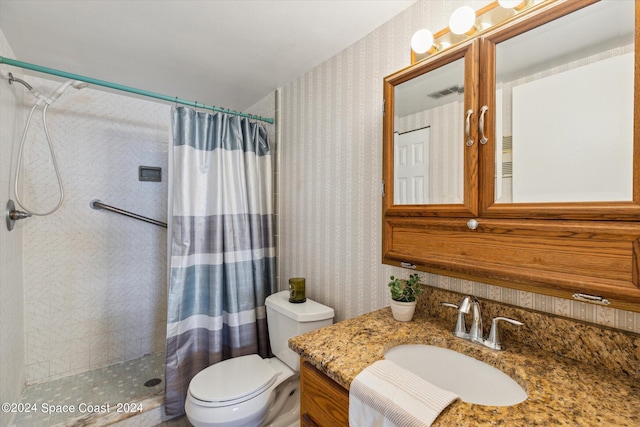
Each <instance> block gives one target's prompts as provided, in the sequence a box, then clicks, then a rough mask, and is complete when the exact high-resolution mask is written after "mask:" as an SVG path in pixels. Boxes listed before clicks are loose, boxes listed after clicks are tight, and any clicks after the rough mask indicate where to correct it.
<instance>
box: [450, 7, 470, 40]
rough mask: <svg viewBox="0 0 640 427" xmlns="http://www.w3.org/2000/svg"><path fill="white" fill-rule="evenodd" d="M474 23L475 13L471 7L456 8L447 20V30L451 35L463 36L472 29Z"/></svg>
mask: <svg viewBox="0 0 640 427" xmlns="http://www.w3.org/2000/svg"><path fill="white" fill-rule="evenodd" d="M475 22H476V12H475V11H474V10H473V8H472V7H471V6H462V7H459V8H457V9H456V10H454V11H453V13H452V14H451V18H449V29H450V30H451V32H452V33H453V34H458V35H459V34H465V33H468V32H469V31H471V30H472V29H473V25H474V24H475Z"/></svg>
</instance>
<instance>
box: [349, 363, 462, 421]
mask: <svg viewBox="0 0 640 427" xmlns="http://www.w3.org/2000/svg"><path fill="white" fill-rule="evenodd" d="M457 398H458V396H457V395H456V394H455V393H451V392H450V391H447V390H443V389H441V388H439V387H437V386H435V385H433V384H431V383H430V382H428V381H426V380H423V379H422V378H420V377H418V376H417V375H415V374H413V373H411V372H409V371H407V370H406V369H404V368H402V367H400V366H399V365H397V364H396V363H394V362H392V361H390V360H379V361H377V362H375V363H374V364H373V365H371V366H369V367H367V368H366V369H365V370H364V371H362V372H360V373H359V374H358V375H357V376H356V377H355V378H354V380H353V382H352V383H351V387H350V390H349V425H350V426H351V427H391V426H395V427H409V426H410V427H424V426H430V425H431V424H432V423H433V421H435V419H436V418H437V417H438V415H439V414H440V412H442V410H444V409H445V408H446V407H447V406H449V404H451V402H453V401H454V400H456V399H457Z"/></svg>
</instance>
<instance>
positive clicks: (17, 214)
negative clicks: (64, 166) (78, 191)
mask: <svg viewBox="0 0 640 427" xmlns="http://www.w3.org/2000/svg"><path fill="white" fill-rule="evenodd" d="M14 81H15V82H18V83H21V84H22V85H23V86H24V87H26V88H27V89H29V91H30V92H31V93H32V94H33V95H34V96H35V97H36V98H37V99H38V100H37V101H36V102H35V104H34V105H33V107H32V108H31V111H30V112H29V115H28V117H27V122H26V124H25V127H24V132H23V134H22V141H21V142H20V148H19V150H18V159H17V165H16V171H15V178H14V192H15V196H16V202H17V204H18V205H19V206H20V207H22V208H23V209H24V212H22V211H16V210H15V209H11V210H10V212H9V214H8V215H9V216H8V217H7V227H9V221H10V220H11V221H15V220H18V219H24V218H28V217H30V216H32V215H35V216H46V215H51V214H52V213H54V212H56V211H57V210H58V209H60V207H61V206H62V202H63V201H64V188H63V186H62V178H61V177H60V171H59V168H58V162H57V160H56V155H55V152H54V150H53V144H52V142H51V136H50V135H49V130H48V128H47V108H48V107H49V105H51V104H52V103H54V102H55V101H56V100H57V99H58V98H60V96H61V95H62V94H63V93H64V92H65V91H66V90H67V89H68V88H69V86H72V87H74V88H75V89H82V88H85V87H87V86H88V84H87V83H85V82H82V81H79V80H68V81H66V82H64V83H62V84H61V85H60V86H58V88H57V89H56V90H55V91H53V92H52V93H51V95H50V96H49V97H46V96H44V95H42V94H41V93H40V92H38V91H37V90H35V89H34V88H33V87H32V86H31V85H29V84H28V83H27V82H25V81H24V80H21V79H17V78H15V77H13V75H12V74H11V73H9V84H12V83H13V82H14ZM43 104H44V107H43V109H42V124H43V128H44V134H45V137H46V140H47V144H48V145H49V152H50V153H51V160H52V163H53V168H54V170H55V174H56V178H57V181H58V188H59V191H60V198H59V200H58V203H57V204H56V206H55V207H54V208H53V209H51V210H49V211H47V212H35V211H33V209H30V208H28V207H27V206H25V204H24V202H23V201H22V200H21V196H20V186H19V184H18V181H19V179H20V177H21V175H24V174H21V173H20V170H21V169H22V159H23V154H24V146H25V141H26V139H27V133H28V130H29V125H30V124H31V118H32V116H33V113H34V111H35V110H36V109H37V108H38V106H40V105H43ZM11 228H13V227H12V226H11V227H9V230H11Z"/></svg>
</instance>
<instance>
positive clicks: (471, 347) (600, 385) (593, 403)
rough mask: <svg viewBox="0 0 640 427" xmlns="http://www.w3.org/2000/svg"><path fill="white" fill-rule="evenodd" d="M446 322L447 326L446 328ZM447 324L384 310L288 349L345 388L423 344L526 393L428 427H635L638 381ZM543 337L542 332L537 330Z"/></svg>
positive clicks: (639, 413) (462, 407) (639, 421)
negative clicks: (500, 375) (475, 339)
mask: <svg viewBox="0 0 640 427" xmlns="http://www.w3.org/2000/svg"><path fill="white" fill-rule="evenodd" d="M449 323H451V324H449ZM453 326H454V322H453V323H452V322H443V321H442V320H440V319H438V318H435V317H433V318H430V317H414V319H413V320H412V321H411V322H398V321H395V320H394V319H393V317H392V315H391V310H390V309H389V308H383V309H381V310H377V311H374V312H371V313H368V314H365V315H362V316H358V317H355V318H352V319H349V320H345V321H342V322H339V323H336V324H334V325H331V326H328V327H325V328H322V329H318V330H316V331H312V332H309V333H306V334H304V335H300V336H297V337H294V338H291V339H290V340H289V347H290V348H291V349H292V350H294V351H295V352H297V353H298V354H300V355H301V356H302V357H303V358H305V359H306V360H307V361H309V362H310V363H311V364H312V365H313V366H315V367H316V368H318V369H319V370H320V371H322V372H324V373H325V374H326V375H327V376H329V377H330V378H331V379H333V380H334V381H336V382H337V383H338V384H340V385H342V386H343V387H344V388H346V389H349V386H350V384H351V381H353V379H354V378H355V377H356V375H358V373H360V372H361V371H362V370H363V369H365V368H366V367H367V366H369V365H371V364H372V363H374V362H375V361H376V360H380V359H383V358H384V353H385V351H386V350H388V349H389V348H392V347H394V346H397V345H400V344H431V345H436V346H439V347H445V348H450V349H452V350H456V351H458V352H460V353H463V354H466V355H468V356H471V357H474V358H476V359H478V360H482V361H483V362H486V363H488V364H490V365H492V366H494V367H496V368H498V369H500V370H501V371H503V372H505V373H506V374H507V375H509V376H510V377H511V378H513V379H514V380H515V381H517V382H518V384H520V385H521V386H522V388H523V389H524V390H525V391H526V392H527V394H528V395H529V397H528V399H527V400H525V401H524V402H522V403H520V404H517V405H513V406H506V407H497V406H483V405H476V404H470V403H465V402H462V401H461V400H457V401H455V402H454V403H452V404H451V405H450V406H449V407H447V408H446V409H445V410H444V411H443V412H442V413H441V414H440V416H439V417H438V418H437V419H436V421H435V422H434V423H433V425H434V426H469V425H474V426H479V425H509V426H524V425H527V426H549V425H566V426H591V425H593V426H596V425H606V426H640V381H638V380H637V379H635V378H633V377H631V376H627V375H625V374H620V373H616V372H613V371H608V370H606V369H602V368H601V367H598V366H596V365H591V364H588V363H585V362H577V361H575V360H571V359H568V358H565V357H562V356H559V355H557V354H554V353H552V352H548V351H544V350H541V349H536V348H533V347H531V346H528V345H526V344H522V343H519V342H506V343H505V345H506V346H507V349H506V350H505V351H493V350H490V349H488V348H484V347H482V346H481V345H478V344H473V343H470V342H467V341H464V340H461V339H459V338H456V337H454V336H453V335H452V334H451V331H452V330H453ZM540 337H541V339H544V331H540Z"/></svg>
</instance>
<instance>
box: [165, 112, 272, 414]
mask: <svg viewBox="0 0 640 427" xmlns="http://www.w3.org/2000/svg"><path fill="white" fill-rule="evenodd" d="M271 161H272V158H271V152H270V147H269V141H268V138H267V132H266V129H265V128H264V126H263V125H262V124H258V123H251V122H250V121H249V120H248V119H243V118H240V117H237V116H231V115H226V114H221V113H219V114H213V115H212V114H208V113H202V112H196V111H194V110H192V109H190V108H186V107H179V108H175V109H174V111H173V194H172V197H173V201H172V209H173V216H172V218H171V220H172V223H171V230H172V243H171V259H170V262H171V272H170V278H169V296H168V317H167V365H166V383H167V384H166V391H165V410H166V413H167V415H177V414H181V413H183V412H184V401H185V398H186V392H187V388H188V385H189V382H190V381H191V379H192V378H193V376H194V375H195V374H196V373H198V372H199V371H200V370H202V369H204V368H206V367H207V366H210V365H212V364H214V363H216V362H219V361H221V360H224V359H227V358H230V357H235V356H241V355H245V354H251V353H258V354H260V355H261V356H262V357H266V356H268V355H269V346H268V336H267V330H266V316H265V307H264V303H265V299H266V297H267V296H269V295H270V294H271V293H273V292H274V291H275V287H276V283H275V240H274V237H273V236H274V230H273V225H274V222H273V221H274V218H273V184H272V164H271Z"/></svg>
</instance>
